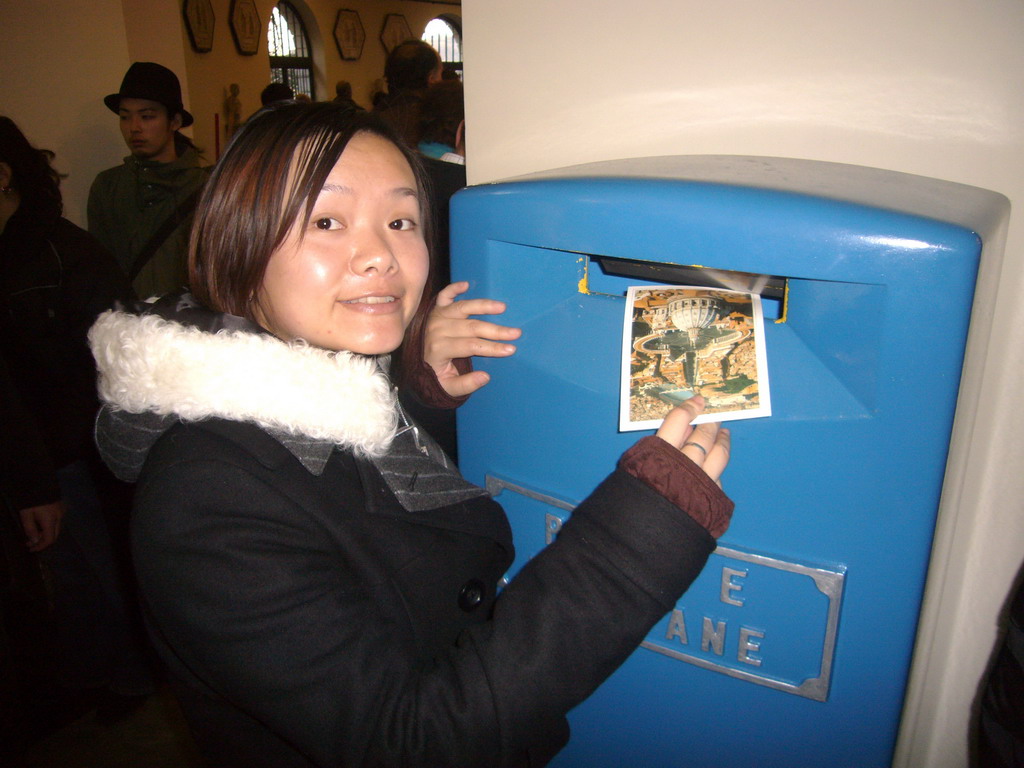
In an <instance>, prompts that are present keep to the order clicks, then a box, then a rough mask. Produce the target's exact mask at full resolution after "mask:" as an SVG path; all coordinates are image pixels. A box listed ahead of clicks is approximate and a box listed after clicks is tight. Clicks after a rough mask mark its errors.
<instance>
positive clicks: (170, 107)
mask: <svg viewBox="0 0 1024 768" xmlns="http://www.w3.org/2000/svg"><path fill="white" fill-rule="evenodd" d="M121 99H148V100H149V101H156V102H159V103H160V104H163V105H164V106H165V107H167V113H168V114H169V115H170V116H171V117H173V116H174V114H175V113H176V112H177V113H180V114H181V127H182V128H187V127H188V126H190V125H192V115H190V114H189V113H188V112H186V111H185V107H184V106H183V105H182V103H181V84H180V83H179V82H178V76H177V75H176V74H174V73H173V72H171V70H169V69H168V68H167V67H165V66H163V65H162V64H155V63H154V62H152V61H136V62H135V63H134V64H132V65H131V66H130V67H128V71H127V72H125V75H124V80H122V81H121V90H119V91H118V92H117V93H112V94H110V95H109V96H105V97H104V98H103V103H104V104H106V105H107V108H108V109H109V110H110V111H111V112H115V113H116V112H118V110H120V108H121Z"/></svg>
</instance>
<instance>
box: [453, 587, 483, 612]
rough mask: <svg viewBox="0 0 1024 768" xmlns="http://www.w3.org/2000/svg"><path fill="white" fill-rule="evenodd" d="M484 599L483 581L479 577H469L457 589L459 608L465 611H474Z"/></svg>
mask: <svg viewBox="0 0 1024 768" xmlns="http://www.w3.org/2000/svg"><path fill="white" fill-rule="evenodd" d="M483 601H484V583H483V582H482V581H480V579H470V580H469V581H467V582H466V583H465V584H464V585H463V586H462V589H461V590H460V591H459V608H461V609H462V610H464V611H465V612H466V613H469V612H470V611H475V610H476V609H477V607H478V606H479V605H480V603H482V602H483Z"/></svg>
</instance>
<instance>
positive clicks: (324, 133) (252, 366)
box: [90, 102, 733, 768]
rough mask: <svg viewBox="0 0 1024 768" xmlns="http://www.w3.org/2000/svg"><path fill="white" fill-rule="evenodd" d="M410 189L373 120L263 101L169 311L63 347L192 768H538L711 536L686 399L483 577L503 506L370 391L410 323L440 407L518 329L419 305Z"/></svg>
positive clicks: (711, 456)
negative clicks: (541, 536)
mask: <svg viewBox="0 0 1024 768" xmlns="http://www.w3.org/2000/svg"><path fill="white" fill-rule="evenodd" d="M425 183H426V181H425V177H424V175H423V172H422V170H421V169H420V161H419V159H418V157H417V156H416V154H415V153H414V152H413V151H412V150H410V149H409V148H408V147H407V146H406V145H405V144H404V143H403V142H402V141H401V139H399V138H398V136H397V135H396V134H395V133H394V132H393V131H392V130H391V129H389V128H388V127H387V126H386V125H385V124H383V123H382V122H381V121H380V120H379V119H377V118H375V117H374V115H372V114H371V113H366V112H353V111H352V110H349V109H346V108H344V107H340V106H338V105H336V104H333V103H330V102H327V103H320V104H312V105H305V104H283V105H281V106H279V107H276V108H273V109H268V110H266V111H265V112H263V113H260V114H257V115H256V116H255V117H253V118H252V119H250V120H249V121H248V122H247V123H246V124H245V125H244V126H243V127H242V128H241V129H240V130H239V133H238V134H237V135H236V137H235V139H234V141H233V142H232V143H231V145H230V146H229V147H228V150H227V152H226V153H225V154H224V156H223V157H222V158H221V160H220V162H219V163H218V165H217V168H216V169H215V171H214V174H213V176H212V178H211V180H210V184H209V186H208V187H207V189H206V190H205V191H204V193H203V199H202V201H201V202H200V206H199V210H198V211H197V218H196V227H195V231H194V233H193V237H192V241H191V252H190V257H189V263H190V272H191V280H190V285H191V288H192V293H191V294H185V295H176V296H174V295H172V296H169V297H165V298H164V299H161V300H160V301H158V302H156V303H155V304H142V303H137V304H135V305H134V306H132V307H129V308H125V309H124V310H122V311H117V312H111V313H106V314H104V315H103V316H101V317H100V318H99V319H98V320H97V322H96V324H95V325H94V326H93V328H92V330H91V331H90V341H91V344H92V348H93V351H94V354H95V355H96V358H97V365H98V367H99V370H100V372H101V374H100V391H101V396H102V398H103V399H104V400H105V401H106V404H105V406H104V407H103V409H102V411H101V415H100V418H99V421H98V423H97V440H98V441H99V442H100V445H101V449H103V450H105V451H107V456H108V458H109V461H110V465H111V466H112V467H116V468H117V469H118V471H119V472H122V473H124V474H125V475H126V479H128V478H129V477H137V478H138V485H137V492H136V503H135V508H134V511H133V517H132V542H133V552H134V555H135V557H134V562H135V567H136V570H137V573H138V576H139V585H140V591H141V594H142V598H143V601H144V606H145V611H146V616H147V619H148V620H149V623H150V628H151V630H152V632H151V634H152V637H153V639H154V643H155V644H156V646H157V648H158V650H159V652H160V653H161V656H162V658H163V659H164V660H165V661H166V663H167V665H168V669H169V675H170V677H171V680H172V681H173V684H174V690H175V692H176V694H177V695H178V697H179V700H180V701H181V703H182V707H183V710H184V712H185V715H186V718H187V719H188V722H189V725H190V727H191V728H192V729H193V733H194V735H195V736H196V740H197V743H198V744H199V746H200V748H201V750H202V751H203V752H204V753H205V755H206V756H207V758H208V759H209V760H210V761H211V763H212V764H214V765H217V766H218V768H234V767H238V768H281V767H282V766H307V767H314V766H316V767H323V768H327V767H328V766H329V767H330V768H336V767H337V766H371V765H372V766H381V767H383V766H406V767H407V768H415V767H417V766H419V767H423V768H426V767H428V766H429V768H443V767H444V766H473V767H474V768H488V766H503V767H504V768H512V767H513V766H533V767H534V768H539V767H540V766H543V765H545V764H546V763H547V762H548V761H550V760H551V758H552V757H553V756H554V755H555V754H556V753H557V752H558V751H559V750H560V749H561V748H562V747H563V746H564V745H565V743H566V742H567V740H568V738H569V727H568V722H567V720H566V715H567V713H568V712H569V711H570V710H571V709H572V708H573V707H575V706H576V705H578V704H579V703H581V702H582V701H583V700H584V699H586V698H587V697H588V696H589V695H590V693H591V692H592V691H593V690H594V689H595V688H596V687H597V686H598V685H600V684H601V683H602V681H603V680H605V679H606V678H607V677H608V676H609V675H610V674H611V673H612V672H613V671H614V670H615V669H616V668H617V667H618V666H619V665H620V664H621V663H622V662H624V661H625V660H626V658H627V657H628V656H629V655H630V654H631V653H632V652H633V650H634V649H635V648H636V647H637V646H638V644H639V643H640V642H641V641H642V640H643V638H644V636H645V635H646V634H647V632H649V631H650V629H651V627H653V626H654V624H655V623H656V622H657V621H658V620H660V619H661V617H662V616H664V615H665V614H666V613H667V612H668V611H669V610H670V609H671V608H672V607H673V606H674V605H675V603H676V601H677V599H678V598H679V596H680V595H681V594H682V593H683V591H684V590H686V588H687V587H688V586H689V584H690V583H691V582H692V581H693V579H694V578H696V576H697V574H698V573H699V572H700V571H701V569H702V568H703V566H704V564H705V562H706V560H707V558H708V557H709V555H710V554H711V552H712V551H713V550H714V548H715V539H716V537H717V536H720V535H721V534H722V533H723V532H724V531H725V530H726V528H727V526H728V524H729V521H730V519H731V515H732V506H733V505H732V502H731V501H730V500H729V499H728V498H727V497H726V496H725V494H724V493H723V492H722V490H721V487H720V485H719V483H718V481H719V477H720V475H721V473H722V471H723V470H724V469H725V466H726V464H727V463H728V454H729V433H728V431H727V430H725V429H720V428H719V425H718V424H714V423H709V424H701V425H699V426H696V427H693V426H691V422H692V421H693V419H694V418H695V417H696V416H697V415H699V413H700V412H701V410H702V408H703V401H702V400H701V398H699V397H695V398H692V399H690V400H689V401H687V403H686V404H684V405H683V406H681V407H679V408H676V409H674V410H673V411H672V412H670V414H669V416H668V417H667V418H666V420H665V422H664V424H663V426H662V427H661V428H660V429H659V430H658V433H657V435H649V436H647V437H644V438H642V439H641V440H640V441H639V442H638V443H637V444H636V445H634V446H633V447H632V448H630V449H629V450H628V451H627V452H626V453H625V454H624V455H623V456H622V458H621V459H620V461H619V462H618V464H617V466H615V467H608V470H609V472H610V474H609V475H608V476H607V479H606V480H604V481H603V482H602V483H601V484H600V485H599V486H598V487H597V489H596V490H595V491H594V492H593V493H592V494H591V495H590V496H589V497H588V498H586V499H585V500H583V501H582V502H581V503H580V504H579V506H577V507H576V509H575V510H574V512H573V514H572V516H571V517H570V518H569V519H568V520H567V521H566V523H565V525H564V526H563V527H562V529H561V531H560V533H559V535H558V538H557V539H555V540H554V541H553V542H552V543H551V544H550V545H549V546H548V547H546V548H545V549H544V550H543V551H541V552H540V553H539V554H537V555H536V556H535V557H534V558H533V559H532V560H531V561H530V562H529V563H527V564H526V565H525V566H524V567H523V568H522V569H521V570H520V571H519V573H518V574H517V575H516V577H515V578H514V579H513V580H512V581H511V583H509V584H507V585H506V586H504V587H502V585H501V580H502V577H503V575H504V574H505V573H506V572H507V570H508V568H509V567H510V566H511V564H512V561H513V542H512V540H511V531H510V528H509V524H508V520H507V518H506V516H505V514H504V512H503V510H502V509H501V507H500V506H499V505H498V503H497V502H496V501H494V499H492V498H491V497H490V495H489V494H488V493H487V492H486V491H485V490H484V489H483V488H479V487H476V486H474V485H472V484H470V483H469V482H467V481H466V480H465V479H464V478H462V476H461V475H460V474H459V473H458V472H457V471H456V470H455V469H454V467H453V466H452V464H451V462H450V461H449V460H448V458H447V457H446V456H445V455H444V454H443V452H441V451H440V450H439V448H438V447H437V445H436V444H435V443H434V442H433V441H432V440H430V439H429V437H428V436H427V435H425V434H424V433H423V432H422V430H420V429H418V427H417V425H416V423H415V421H413V420H410V419H409V417H408V415H407V414H406V413H405V412H404V411H403V409H402V408H401V407H400V405H399V404H398V402H397V400H396V398H395V396H394V386H395V382H394V380H393V379H392V376H391V374H390V373H389V370H390V364H391V359H390V358H391V354H392V353H393V352H394V351H395V350H396V348H397V347H398V346H399V344H400V343H401V342H402V341H403V339H404V338H406V337H407V336H408V335H412V336H417V335H420V336H422V338H423V342H422V344H411V345H410V346H409V348H408V349H409V350H411V351H412V352H413V353H415V352H416V351H419V363H420V368H419V369H418V370H421V371H423V372H425V373H427V374H429V377H430V383H431V384H432V386H433V387H434V388H435V389H437V390H440V391H442V392H444V393H445V394H446V395H448V396H450V397H455V398H461V397H465V396H468V395H470V394H471V393H472V392H473V391H475V390H477V389H479V388H480V387H481V386H485V385H486V384H487V382H488V381H489V376H488V374H487V373H485V372H483V371H466V372H460V368H459V365H458V364H457V360H460V359H463V358H465V357H467V356H468V355H472V354H484V355H488V356H492V357H507V356H509V355H511V354H514V353H515V347H514V346H513V345H511V344H509V343H508V342H509V341H510V340H513V339H517V338H519V331H518V329H511V328H507V327H504V326H500V325H497V324H494V323H490V322H485V321H483V320H480V319H477V318H476V317H475V316H478V315H481V314H488V315H495V314H500V313H501V312H502V311H504V304H502V303H501V302H496V301H490V300H487V299H482V298H476V299H469V300H461V301H457V300H456V299H457V298H458V297H459V296H460V295H461V294H462V293H464V292H465V288H464V287H462V288H460V286H459V285H458V284H454V285H450V286H448V287H446V288H444V289H442V290H441V291H440V293H439V295H438V297H437V301H436V304H435V303H434V302H433V297H432V294H431V292H430V290H429V284H430V279H429V278H430V275H429V273H430V256H429V251H428V246H427V243H428V242H429V237H428V236H429V229H430V219H429V215H428V214H429V199H428V198H427V197H426V196H425V195H424V193H423V189H424V185H425ZM431 307H434V308H433V309H432V308H431ZM445 329H446V330H445ZM552 332H557V329H552ZM406 362H408V363H409V364H412V363H413V362H415V361H414V360H410V361H404V362H403V365H405V364H406ZM182 371H187V372H188V375H187V376H182V375H181V373H180V372H182ZM169 381H173V386H169V385H168V382H169ZM423 383H427V382H426V380H424V382H423ZM399 385H400V386H401V382H399ZM509 407H514V406H513V405H512V404H510V405H509ZM538 435H539V437H538V439H543V430H542V429H539V430H538ZM495 439H500V436H496V438H495ZM108 449H109V450H108ZM522 450H524V451H529V450H530V446H527V445H524V446H522ZM565 460H566V462H567V464H570V463H571V462H572V461H573V457H571V456H567V457H565Z"/></svg>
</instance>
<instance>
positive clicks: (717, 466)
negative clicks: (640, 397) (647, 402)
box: [657, 395, 729, 485]
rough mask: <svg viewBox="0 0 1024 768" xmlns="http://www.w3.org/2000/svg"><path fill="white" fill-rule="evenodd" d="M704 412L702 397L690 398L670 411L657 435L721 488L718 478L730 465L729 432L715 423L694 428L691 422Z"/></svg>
mask: <svg viewBox="0 0 1024 768" xmlns="http://www.w3.org/2000/svg"><path fill="white" fill-rule="evenodd" d="M703 412H704V398H703V397H701V396H700V395H696V396H695V397H691V398H690V399H689V400H687V401H686V402H685V403H683V404H682V405H678V406H676V407H675V408H673V409H672V410H671V411H669V413H668V416H666V417H665V421H664V422H663V423H662V425H661V428H660V429H659V430H658V432H657V436H658V437H660V438H661V439H662V440H664V441H665V442H666V443H668V444H669V445H671V446H673V447H675V448H678V449H679V450H680V451H682V453H683V455H684V456H686V457H687V458H688V459H690V460H691V461H692V462H693V463H694V464H696V465H697V466H698V467H700V468H701V469H703V470H704V472H706V473H707V475H708V477H710V478H711V479H712V480H714V481H715V482H716V483H719V485H721V483H720V481H719V478H720V477H721V476H722V472H723V471H724V470H725V465H726V464H728V463H729V430H728V429H724V428H723V427H722V426H721V424H719V423H718V422H711V423H708V424H698V425H697V426H693V424H692V422H693V420H694V419H695V418H697V417H698V416H700V414H701V413H703Z"/></svg>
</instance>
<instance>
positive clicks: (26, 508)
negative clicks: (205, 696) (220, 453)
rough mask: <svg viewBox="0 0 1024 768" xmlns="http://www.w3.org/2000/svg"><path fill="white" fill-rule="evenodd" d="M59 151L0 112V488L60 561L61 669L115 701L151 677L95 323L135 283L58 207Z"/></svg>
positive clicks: (48, 558) (73, 684)
mask: <svg viewBox="0 0 1024 768" xmlns="http://www.w3.org/2000/svg"><path fill="white" fill-rule="evenodd" d="M52 158H53V153H51V152H48V151H46V150H41V149H36V148H34V147H33V146H32V145H31V144H29V142H28V140H27V139H26V138H25V136H24V135H23V134H22V133H21V131H20V130H19V129H18V127H17V126H16V125H15V124H14V122H13V121H12V120H11V119H10V118H7V117H0V355H2V357H3V367H4V368H5V369H6V375H5V377H4V382H5V385H6V386H7V387H9V388H10V389H12V390H13V394H12V395H11V396H10V397H4V405H3V408H2V409H0V410H2V418H3V422H2V427H3V435H2V436H0V445H2V447H0V489H2V496H3V502H4V505H5V507H7V508H9V509H11V510H13V511H15V512H16V513H17V516H18V518H19V520H20V523H21V526H22V530H23V533H24V541H25V544H26V545H27V547H28V550H29V551H30V552H33V553H42V557H43V558H44V561H45V563H46V565H47V566H48V567H49V569H50V570H51V572H52V574H53V583H54V605H55V612H54V637H53V639H55V640H56V648H55V649H54V656H55V657H56V659H57V661H58V663H59V667H58V669H57V673H58V674H57V678H56V679H57V680H59V682H60V684H61V685H62V686H64V687H66V688H68V689H70V690H73V691H75V692H76V694H77V693H85V692H89V697H90V698H91V700H93V701H95V700H96V697H100V698H102V700H103V702H104V703H105V704H106V705H109V706H110V707H112V708H115V709H119V708H120V706H121V705H122V704H123V703H124V698H125V697H127V698H128V700H130V701H131V702H132V703H135V702H136V701H138V699H136V698H135V697H136V695H142V694H147V693H149V692H151V691H152V688H153V686H152V680H151V679H150V675H149V672H148V669H146V668H145V665H144V664H143V662H142V660H141V657H140V653H139V651H138V647H137V644H136V642H135V641H134V640H133V638H132V632H131V629H130V621H129V618H128V616H129V608H128V606H127V605H126V603H125V598H124V592H123V583H122V581H121V574H120V572H119V571H118V569H117V567H116V565H115V556H114V553H113V550H112V544H111V538H110V536H109V535H108V528H107V524H108V520H107V519H106V518H105V511H107V510H105V509H104V501H105V500H106V497H105V495H104V494H105V492H106V491H107V490H108V487H107V485H106V484H107V483H110V484H112V483H113V482H114V481H113V478H112V477H110V475H109V473H108V472H107V471H106V469H105V468H103V467H102V465H101V463H100V462H99V460H98V459H99V457H98V455H97V454H96V449H95V446H94V444H93V439H92V435H93V422H94V420H95V417H96V411H97V410H98V408H99V401H98V398H97V395H96V371H95V366H94V363H93V360H92V356H91V355H90V353H89V347H88V343H87V341H86V334H87V332H88V329H89V326H90V325H92V323H93V321H94V320H95V319H96V316H97V315H98V314H99V313H100V312H102V311H103V310H106V309H109V308H110V307H111V306H112V305H113V303H114V301H115V300H117V299H121V298H124V297H125V296H126V295H127V291H128V286H127V280H126V278H125V276H124V274H123V273H122V272H121V270H120V268H119V267H118V266H117V264H116V262H115V261H114V259H113V257H112V256H111V255H110V254H109V253H107V251H106V250H104V248H103V247H102V246H101V245H100V244H99V243H98V242H97V241H96V239H95V238H93V237H92V236H91V235H89V234H88V233H87V232H85V231H84V230H82V229H80V228H79V227H77V226H75V225H74V224H72V223H71V222H70V221H68V220H67V219H65V218H63V217H62V215H61V214H62V212H63V203H62V200H61V193H60V186H59V184H60V177H59V175H58V174H57V172H56V171H55V170H54V169H53V167H52V166H51V164H50V162H51V160H52ZM124 513H125V509H124V508H123V507H122V510H121V525H122V526H124V525H125V517H124ZM42 671H43V670H39V669H34V670H32V673H33V674H39V673H41V672H42ZM48 671H49V672H51V673H52V672H53V670H48ZM51 682H54V681H53V680H51ZM115 702H116V705H115Z"/></svg>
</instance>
